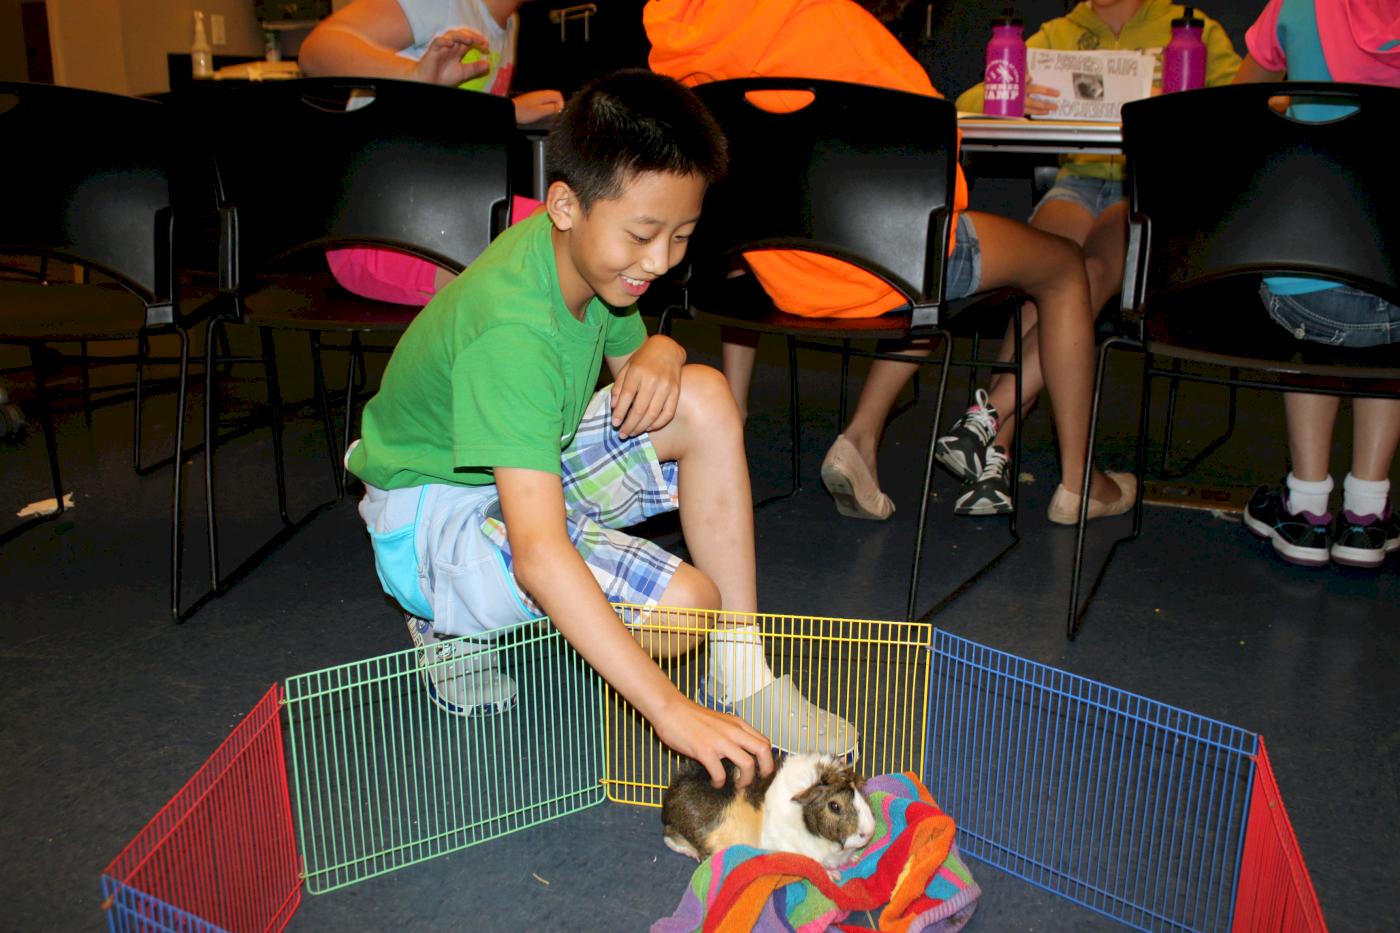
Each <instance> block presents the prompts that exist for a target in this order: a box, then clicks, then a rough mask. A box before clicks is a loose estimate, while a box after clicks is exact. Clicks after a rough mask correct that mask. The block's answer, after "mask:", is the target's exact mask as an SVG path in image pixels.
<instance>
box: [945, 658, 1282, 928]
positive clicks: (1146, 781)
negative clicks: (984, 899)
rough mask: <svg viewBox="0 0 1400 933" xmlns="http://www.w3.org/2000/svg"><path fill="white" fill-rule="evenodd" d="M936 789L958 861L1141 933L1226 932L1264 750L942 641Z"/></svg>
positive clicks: (1089, 685) (1128, 697)
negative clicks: (1257, 761) (954, 831)
mask: <svg viewBox="0 0 1400 933" xmlns="http://www.w3.org/2000/svg"><path fill="white" fill-rule="evenodd" d="M932 651H933V659H932V664H931V665H930V676H931V678H932V680H931V683H930V687H929V717H928V721H929V742H928V749H929V761H928V763H927V767H926V769H925V774H926V775H927V783H928V787H929V789H930V790H931V791H932V792H933V796H934V798H935V799H936V800H937V801H938V803H939V805H940V806H941V807H942V808H943V809H944V810H945V811H946V812H947V813H949V814H950V815H951V816H952V817H953V818H954V819H955V820H956V821H957V824H958V845H959V846H960V848H961V849H962V852H963V854H965V855H967V856H970V857H972V858H975V859H978V860H980V861H983V862H986V863H987V864H989V865H993V866H995V867H997V868H1000V869H1003V870H1005V871H1007V872H1009V873H1011V874H1013V875H1015V876H1017V877H1019V878H1022V879H1024V880H1026V881H1028V882H1030V883H1031V884H1034V885H1036V886H1038V887H1041V888H1044V889H1046V890H1048V891H1051V892H1053V893H1055V894H1058V895H1061V896H1063V897H1065V898H1068V899H1069V900H1072V901H1075V902H1077V903H1079V904H1082V905H1084V906H1085V907H1087V908H1089V909H1090V910H1094V911H1097V912H1098V913H1101V914H1104V915H1106V916H1108V917H1112V918H1114V919H1116V920H1119V921H1121V922H1123V923H1125V924H1127V925H1129V926H1132V927H1136V928H1138V929H1142V930H1227V929H1228V928H1229V926H1230V921H1231V910H1232V905H1233V903H1234V891H1235V885H1236V883H1237V881H1238V877H1239V865H1240V853H1241V851H1242V845H1243V838H1244V827H1245V818H1246V812H1247V808H1248V804H1249V791H1250V786H1251V781H1252V779H1253V762H1252V758H1251V756H1253V754H1254V752H1255V750H1256V746H1257V736H1256V735H1254V734H1253V733H1250V732H1247V731H1245V730H1243V729H1239V728H1236V727H1235V726H1230V725H1227V724H1225V723H1222V722H1217V721H1215V720H1213V719H1207V718H1206V717H1204V716H1198V715H1196V714H1195V713H1191V712H1188V711H1186V710H1182V709H1177V708H1175V707H1172V706H1168V705H1166V704H1164V703H1158V702H1156V701H1154V700H1150V699H1147V698H1146V697H1142V696H1139V695H1137V694H1133V693H1128V692H1126V691H1124V690H1119V689H1116V688H1114V687H1110V686H1108V685H1106V684H1102V683H1098V682H1097V681H1093V680H1089V679H1087V678H1084V677H1078V676H1076V675H1073V674H1067V673H1065V672H1064V671H1060V670H1056V669H1055V668H1052V667H1047V666H1045V665H1043V664H1037V663H1035V662H1033V661H1027V660H1025V659H1024V658H1019V657H1017V656H1015V655H1011V654H1007V653H1005V652H1002V651H996V650H993V649H991V648H987V647H985V646H982V645H978V644H976V643H974V642H970V641H967V640H966V639H963V638H959V637H957V636H954V635H950V634H948V633H947V632H944V631H941V630H936V631H935V632H934V638H933V646H932Z"/></svg>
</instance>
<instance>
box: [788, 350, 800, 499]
mask: <svg viewBox="0 0 1400 933" xmlns="http://www.w3.org/2000/svg"><path fill="white" fill-rule="evenodd" d="M787 340H788V416H789V417H790V418H791V420H792V490H791V491H790V492H788V495H789V496H795V495H797V494H798V493H799V492H801V491H802V404H801V399H800V398H799V397H798V387H797V338H796V337H789V338H788V339H787Z"/></svg>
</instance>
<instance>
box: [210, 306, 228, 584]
mask: <svg viewBox="0 0 1400 933" xmlns="http://www.w3.org/2000/svg"><path fill="white" fill-rule="evenodd" d="M207 328H208V329H207V330H206V331H205V334H204V515H205V529H206V531H207V533H208V537H209V592H210V593H218V592H219V522H218V513H217V512H216V511H215V507H214V500H215V496H214V453H215V451H216V450H217V448H218V444H217V443H216V438H217V435H218V428H219V424H218V420H217V413H216V412H215V410H214V396H215V395H216V394H217V391H216V385H215V380H216V376H215V373H216V372H217V367H216V366H215V365H214V361H215V359H216V358H217V354H216V346H224V347H227V346H228V338H227V336H224V337H223V338H222V339H220V332H221V331H222V330H223V322H222V321H220V320H219V319H218V318H217V317H213V318H210V319H209V323H208V325H207ZM225 359H227V357H225Z"/></svg>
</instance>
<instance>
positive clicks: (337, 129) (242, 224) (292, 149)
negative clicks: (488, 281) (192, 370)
mask: <svg viewBox="0 0 1400 933" xmlns="http://www.w3.org/2000/svg"><path fill="white" fill-rule="evenodd" d="M352 95H354V96H356V97H357V98H369V100H368V103H367V104H365V105H363V106H351V107H349V108H347V101H348V100H349V99H350V98H351V96H352ZM360 102H361V101H359V100H357V101H356V103H357V104H358V103H360ZM218 112H219V122H220V124H221V126H222V127H224V128H231V130H230V131H228V132H221V133H218V134H217V135H215V136H214V137H213V138H211V139H210V141H209V147H210V149H211V151H212V152H213V156H214V163H215V168H216V173H217V178H218V186H219V201H220V207H219V211H220V215H221V226H222V231H221V238H220V239H221V244H222V246H221V253H222V259H221V269H220V284H221V289H222V290H223V292H224V293H225V295H226V296H227V298H228V306H227V308H226V313H225V314H222V315H220V316H218V317H217V318H216V319H215V320H214V321H213V322H212V323H211V326H210V328H209V334H208V340H207V344H206V351H205V354H206V361H207V366H208V367H209V368H210V373H211V375H210V383H211V386H210V391H209V393H208V395H207V400H206V417H205V430H206V445H208V444H210V443H211V442H212V432H214V431H215V430H216V428H217V425H218V418H217V417H216V414H215V412H214V411H213V408H212V405H213V399H214V397H215V392H214V389H213V385H212V383H213V381H214V379H213V375H212V374H213V372H214V368H213V367H214V366H215V365H216V364H217V363H219V362H224V363H229V362H233V363H246V362H258V363H260V364H261V365H262V366H263V367H264V369H265V372H266V376H267V381H268V401H269V405H270V407H271V409H272V423H273V435H272V439H273V454H274V459H275V461H276V472H277V495H278V511H279V514H280V516H281V519H282V523H283V527H282V529H281V530H280V531H279V532H278V533H277V534H276V535H274V536H273V538H272V539H271V540H269V541H268V542H267V543H266V544H264V545H263V546H262V547H260V548H259V549H258V550H257V551H256V552H255V553H254V554H253V555H252V556H251V557H249V558H248V559H247V560H245V561H244V562H243V563H242V564H241V565H240V566H239V567H238V568H237V569H235V570H234V571H231V572H230V573H229V574H228V575H227V576H221V574H220V569H219V553H218V549H219V533H218V525H217V520H216V509H215V502H214V495H215V482H214V456H213V454H214V448H213V447H212V446H208V448H207V449H208V456H207V457H206V459H205V468H206V491H207V492H206V494H207V496H208V497H209V498H208V516H209V518H208V522H209V525H208V532H209V554H210V581H211V583H210V593H209V594H207V595H206V597H205V599H207V598H209V596H212V595H218V594H220V593H222V592H224V591H225V590H227V588H228V587H229V586H231V585H232V584H233V583H234V582H236V580H237V579H239V578H240V577H241V576H243V575H244V574H245V573H246V572H247V571H248V570H250V569H252V567H253V566H255V565H256V564H257V563H258V562H260V561H261V560H262V559H263V558H264V557H265V556H266V555H268V554H269V553H271V552H272V551H273V550H275V549H276V548H278V547H280V546H281V545H282V544H283V543H284V542H285V540H286V539H287V537H289V536H290V535H291V534H293V533H294V532H295V531H296V530H298V529H299V528H301V527H302V526H304V525H305V524H306V523H307V522H308V521H310V520H311V518H313V517H314V516H315V515H316V514H318V513H319V512H320V511H322V510H323V509H324V508H326V507H328V506H329V505H331V504H332V503H333V502H334V501H335V500H331V502H327V503H324V504H323V505H322V506H319V507H317V508H315V509H312V510H310V511H309V512H308V513H307V514H305V515H304V516H302V518H300V519H298V520H296V521H293V520H292V519H291V518H290V516H289V515H288V508H287V492H286V482H285V477H284V469H283V455H282V437H281V419H282V412H281V409H282V398H281V390H280V387H279V384H278V378H277V368H276V360H275V356H274V354H273V344H272V334H273V332H274V331H277V330H290V331H300V332H303V333H306V334H307V335H308V338H309V342H310V347H311V353H312V363H313V375H314V383H315V393H316V401H317V403H318V405H319V408H320V411H321V416H322V419H323V422H324V430H325V432H326V439H327V451H328V455H329V460H330V465H331V470H332V474H333V476H334V479H335V486H336V499H339V498H340V497H342V496H343V494H344V484H345V474H344V472H343V470H344V464H343V454H344V451H345V448H346V447H347V446H348V444H349V440H350V434H351V418H352V412H353V410H354V406H355V398H354V393H355V388H356V382H357V377H358V376H362V375H363V372H362V369H363V364H362V353H363V352H364V351H366V350H371V349H375V348H374V347H368V346H364V345H362V344H361V342H360V338H361V336H362V335H364V334H387V335H397V334H399V333H401V332H402V331H403V330H404V329H405V328H406V327H407V326H408V324H409V323H410V322H411V321H412V320H413V318H414V317H415V316H416V314H417V313H418V310H419V309H418V308H417V307H412V306H407V305H397V304H389V303H384V302H378V301H372V300H368V299H364V298H360V297H358V296H356V295H353V294H351V293H349V292H347V291H345V290H344V289H342V288H341V287H340V286H339V285H338V284H336V282H335V281H334V279H333V278H332V277H331V275H330V272H329V271H328V269H327V267H326V264H325V260H324V258H323V253H324V250H326V249H328V248H335V247H344V246H376V247H384V248H390V249H395V250H399V251H401V252H404V253H409V254H411V255H414V256H417V257H419V258H422V259H426V260H429V261H431V262H434V263H436V264H438V265H440V266H442V267H444V268H446V269H448V270H451V271H454V272H456V271H460V270H461V269H463V268H465V267H466V265H467V264H468V263H470V262H471V261H472V260H473V259H475V258H476V257H477V256H478V255H479V254H480V253H481V251H482V250H484V249H485V248H486V246H487V245H488V244H489V243H490V242H491V240H492V239H493V238H494V237H495V236H496V235H497V234H498V233H499V232H500V231H501V230H502V229H504V227H505V225H506V222H507V217H508V210H509V206H510V199H511V174H510V171H509V165H510V161H511V153H512V150H513V149H515V148H516V147H519V146H522V145H524V142H523V140H522V138H521V137H520V136H519V134H518V133H517V132H516V129H515V115H514V114H515V111H514V108H513V106H512V105H511V103H510V101H508V100H504V99H500V98H495V97H491V96H489V95H486V94H468V93H463V92H461V91H459V90H457V89H455V88H443V87H437V86H433V85H426V84H418V83H413V82H402V81H388V80H375V79H359V78H350V79H345V78H318V79H305V80H299V81H280V82H264V83H261V84H253V85H249V86H246V87H241V88H235V89H231V90H230V91H229V92H228V93H227V94H223V95H221V99H220V101H219V103H218ZM269 141H274V142H275V143H276V145H277V149H278V151H279V152H281V153H286V154H287V155H286V159H290V160H292V162H293V164H294V166H295V170H294V171H289V169H288V165H287V162H286V161H284V160H283V159H282V158H274V157H272V156H270V154H269V152H268V149H267V145H268V142H269ZM228 324H243V325H247V326H251V327H256V328H258V331H259V335H260V339H261V349H262V352H261V355H260V356H258V357H250V358H234V359H232V360H230V359H228V358H220V357H219V356H218V355H217V353H216V349H215V341H216V339H217V337H218V335H219V333H220V332H221V331H222V328H224V327H225V326H227V325H228ZM327 332H333V333H340V334H343V335H347V336H348V337H349V338H350V343H349V344H348V346H347V347H345V349H348V350H349V351H350V352H349V358H350V364H349V369H348V372H347V375H346V399H345V429H344V434H345V437H344V443H343V444H342V443H337V439H336V430H335V426H334V424H333V423H332V420H331V414H330V403H329V397H328V393H327V391H326V387H325V381H324V377H323V372H322V365H321V349H322V347H321V343H320V340H321V335H322V334H323V333H327ZM357 369H358V370H360V372H359V373H358V376H357ZM196 608H197V607H196Z"/></svg>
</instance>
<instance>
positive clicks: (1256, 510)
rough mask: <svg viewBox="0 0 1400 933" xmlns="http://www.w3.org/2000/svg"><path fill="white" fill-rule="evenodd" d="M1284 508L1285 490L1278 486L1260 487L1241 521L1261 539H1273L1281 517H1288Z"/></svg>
mask: <svg viewBox="0 0 1400 933" xmlns="http://www.w3.org/2000/svg"><path fill="white" fill-rule="evenodd" d="M1287 514H1288V510H1287V509H1286V508H1284V506H1283V490H1282V489H1281V488H1279V487H1277V486H1260V487H1259V488H1258V489H1256V490H1254V494H1253V495H1252V496H1250V497H1249V504H1248V505H1246V506H1245V507H1244V514H1243V515H1242V516H1241V519H1242V520H1243V521H1244V526H1245V527H1246V528H1248V529H1249V530H1250V531H1251V532H1252V533H1253V534H1255V535H1256V536H1258V537H1260V538H1269V539H1272V538H1273V536H1274V527H1275V526H1276V525H1277V524H1278V518H1279V516H1280V515H1287Z"/></svg>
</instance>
